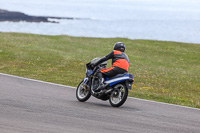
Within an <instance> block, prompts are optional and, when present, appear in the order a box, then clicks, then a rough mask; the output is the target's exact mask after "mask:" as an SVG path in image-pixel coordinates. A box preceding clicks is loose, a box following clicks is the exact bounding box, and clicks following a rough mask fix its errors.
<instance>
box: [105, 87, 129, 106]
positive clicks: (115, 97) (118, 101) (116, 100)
mask: <svg viewBox="0 0 200 133" xmlns="http://www.w3.org/2000/svg"><path fill="white" fill-rule="evenodd" d="M127 97H128V89H127V88H126V86H125V85H124V84H117V85H115V86H114V90H113V92H111V95H110V98H109V102H110V104H111V105H112V106H113V107H120V106H121V105H122V104H124V103H125V101H126V99H127Z"/></svg>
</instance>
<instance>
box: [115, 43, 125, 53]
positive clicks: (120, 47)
mask: <svg viewBox="0 0 200 133" xmlns="http://www.w3.org/2000/svg"><path fill="white" fill-rule="evenodd" d="M113 50H119V51H121V52H124V51H125V45H124V43H123V42H117V43H115V45H114V48H113Z"/></svg>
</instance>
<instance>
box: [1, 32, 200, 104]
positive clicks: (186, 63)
mask: <svg viewBox="0 0 200 133" xmlns="http://www.w3.org/2000/svg"><path fill="white" fill-rule="evenodd" d="M118 41H121V42H124V43H125V44H126V54H127V55H128V56H129V59H130V68H129V73H132V74H133V75H134V78H135V82H134V85H133V89H132V90H131V91H130V94H129V96H132V97H138V98H143V99H149V100H155V101H161V102H166V103H173V104H178V105H184V106H190V107H196V108H200V59H199V57H200V52H199V51H200V45H199V44H189V43H178V42H166V41H153V40H130V39H126V38H87V37H70V36H64V35H63V36H45V35H33V34H22V33H0V72H1V73H7V74H12V75H18V76H22V77H27V78H32V79H38V80H43V81H48V82H53V83H58V84H64V85H70V86H77V85H78V83H79V82H80V81H81V80H82V78H83V77H84V76H85V64H86V63H87V62H89V61H90V60H91V59H93V58H94V57H102V56H105V55H106V54H108V53H109V52H110V51H111V50H112V49H113V45H114V43H115V42H118ZM109 63H110V64H111V62H110V61H109ZM108 66H111V65H108Z"/></svg>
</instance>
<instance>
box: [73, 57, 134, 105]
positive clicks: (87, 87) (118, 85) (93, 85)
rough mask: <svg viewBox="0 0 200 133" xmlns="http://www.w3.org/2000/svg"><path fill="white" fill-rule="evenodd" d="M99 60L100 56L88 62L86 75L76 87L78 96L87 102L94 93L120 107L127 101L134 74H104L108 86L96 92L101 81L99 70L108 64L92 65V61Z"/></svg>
mask: <svg viewBox="0 0 200 133" xmlns="http://www.w3.org/2000/svg"><path fill="white" fill-rule="evenodd" d="M99 60H100V58H99V57H97V58H95V59H93V60H92V61H91V62H89V63H87V64H86V68H87V69H86V77H85V78H84V79H83V80H82V81H81V82H80V84H79V85H78V87H77V89H76V98H77V99H78V100H79V101H80V102H85V101H87V100H88V99H89V98H90V96H91V95H92V96H94V97H96V98H98V99H101V100H104V101H106V100H109V103H110V104H111V105H112V106H113V107H120V106H121V105H123V104H124V103H125V101H126V99H127V97H128V90H129V89H130V90H131V87H132V84H133V82H134V78H133V75H132V74H129V73H124V74H118V75H116V76H114V77H111V78H110V77H107V76H104V83H105V84H107V86H106V88H105V89H103V90H101V91H99V92H95V89H97V88H98V87H99V84H100V83H101V81H99V78H98V76H97V72H98V70H99V69H102V68H106V65H107V61H106V62H103V63H101V64H99V65H98V66H95V67H94V68H91V67H90V64H91V63H92V64H94V63H96V62H97V61H99Z"/></svg>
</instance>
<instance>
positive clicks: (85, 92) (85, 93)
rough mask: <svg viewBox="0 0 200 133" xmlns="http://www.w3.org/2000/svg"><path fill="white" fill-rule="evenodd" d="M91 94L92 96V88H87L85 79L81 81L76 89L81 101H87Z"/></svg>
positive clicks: (77, 96)
mask: <svg viewBox="0 0 200 133" xmlns="http://www.w3.org/2000/svg"><path fill="white" fill-rule="evenodd" d="M90 96H91V93H90V89H89V88H87V86H86V85H84V82H83V81H81V82H80V84H79V85H78V87H77V89H76V98H77V99H78V100H79V101H80V102H85V101H87V100H88V99H89V98H90Z"/></svg>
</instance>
